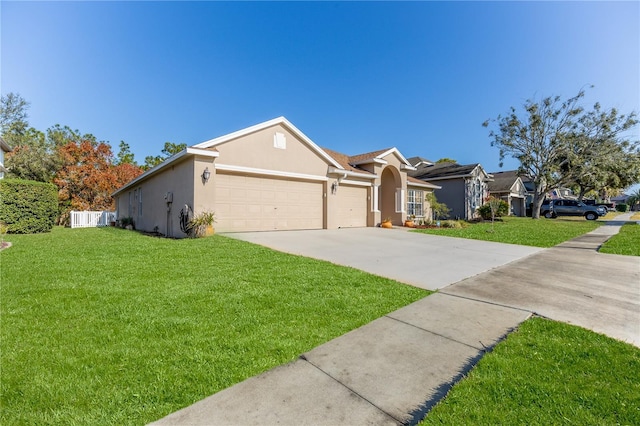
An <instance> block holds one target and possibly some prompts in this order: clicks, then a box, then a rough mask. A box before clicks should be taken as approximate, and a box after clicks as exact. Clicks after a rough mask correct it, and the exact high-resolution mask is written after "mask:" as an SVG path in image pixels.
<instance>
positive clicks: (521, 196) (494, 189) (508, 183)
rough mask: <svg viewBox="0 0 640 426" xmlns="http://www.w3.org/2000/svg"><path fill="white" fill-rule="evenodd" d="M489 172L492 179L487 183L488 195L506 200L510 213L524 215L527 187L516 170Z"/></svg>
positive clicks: (525, 211)
mask: <svg viewBox="0 0 640 426" xmlns="http://www.w3.org/2000/svg"><path fill="white" fill-rule="evenodd" d="M490 174H491V176H492V177H493V181H490V182H489V183H488V188H489V195H491V196H494V197H496V198H500V199H502V200H504V201H506V202H507V204H509V214H510V215H514V216H521V217H522V216H526V213H527V208H526V205H525V201H526V198H527V189H526V188H525V185H524V182H522V179H521V178H520V177H519V176H518V174H517V171H515V170H511V171H506V172H496V173H490Z"/></svg>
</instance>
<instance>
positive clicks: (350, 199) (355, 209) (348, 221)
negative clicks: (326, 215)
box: [338, 185, 367, 228]
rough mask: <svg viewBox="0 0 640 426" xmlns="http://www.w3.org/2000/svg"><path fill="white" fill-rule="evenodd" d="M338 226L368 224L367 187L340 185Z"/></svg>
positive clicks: (348, 226)
mask: <svg viewBox="0 0 640 426" xmlns="http://www.w3.org/2000/svg"><path fill="white" fill-rule="evenodd" d="M338 203H339V204H338V227H340V228H350V227H361V226H362V227H364V226H367V188H366V187H361V186H345V185H343V186H340V188H339V189H338Z"/></svg>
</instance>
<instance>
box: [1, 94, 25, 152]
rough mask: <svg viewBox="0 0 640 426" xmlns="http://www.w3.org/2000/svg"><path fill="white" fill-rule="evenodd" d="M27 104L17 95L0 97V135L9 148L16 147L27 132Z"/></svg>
mask: <svg viewBox="0 0 640 426" xmlns="http://www.w3.org/2000/svg"><path fill="white" fill-rule="evenodd" d="M27 109H29V103H28V102H27V101H25V100H24V99H23V98H22V96H20V95H19V94H17V93H8V94H6V95H4V96H2V97H0V135H2V138H3V139H4V140H5V142H7V143H8V144H9V145H10V146H15V145H18V143H19V139H20V137H21V136H22V135H24V133H25V132H26V131H27V128H28V127H29V122H28V121H27V117H28V114H27Z"/></svg>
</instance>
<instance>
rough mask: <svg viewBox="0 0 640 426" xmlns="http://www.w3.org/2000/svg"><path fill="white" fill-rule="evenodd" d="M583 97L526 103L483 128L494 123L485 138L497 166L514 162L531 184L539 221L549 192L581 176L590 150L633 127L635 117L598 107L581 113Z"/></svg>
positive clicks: (535, 217) (616, 137)
mask: <svg viewBox="0 0 640 426" xmlns="http://www.w3.org/2000/svg"><path fill="white" fill-rule="evenodd" d="M583 97H584V91H582V90H581V91H580V92H578V94H577V95H576V96H574V97H571V98H569V99H567V100H562V99H561V98H560V97H559V96H555V97H547V98H544V99H542V100H541V101H533V100H527V101H526V102H525V103H524V105H523V107H524V111H523V112H520V111H518V110H516V108H514V107H511V108H510V111H509V113H508V114H507V115H506V116H501V115H499V116H498V117H497V118H496V119H495V120H487V121H485V122H484V123H483V125H484V126H485V127H487V126H489V125H490V123H494V124H497V129H492V130H490V133H489V136H490V137H491V138H492V141H491V145H492V146H495V147H497V148H498V149H499V151H500V161H501V164H500V165H501V166H502V161H503V160H504V158H505V157H506V156H510V157H513V158H515V159H517V160H518V161H519V162H520V167H519V171H520V173H522V174H525V175H527V176H529V177H530V178H531V179H532V181H533V182H534V194H533V214H532V216H533V218H534V219H537V218H539V217H540V207H541V205H542V202H543V201H544V197H545V195H546V194H547V192H549V191H551V190H553V189H556V188H559V187H562V186H569V185H571V184H572V183H574V182H575V181H576V179H577V178H578V177H579V175H580V174H581V173H584V170H580V168H578V167H576V166H575V165H577V164H584V163H588V162H589V159H590V158H592V152H594V150H597V149H599V148H601V147H603V146H604V145H606V144H608V143H618V142H619V140H618V137H619V135H620V134H621V133H622V132H624V131H625V130H628V129H629V128H630V127H632V126H634V125H635V124H636V123H637V121H636V120H635V113H631V114H629V115H626V116H625V115H620V114H618V112H617V111H616V110H614V109H612V110H608V111H602V109H601V107H600V105H599V104H596V105H595V106H594V109H593V110H592V111H589V112H585V110H584V108H583V107H582V106H580V105H579V101H580V99H582V98H583Z"/></svg>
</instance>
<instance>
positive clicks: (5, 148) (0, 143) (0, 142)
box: [0, 137, 13, 179]
mask: <svg viewBox="0 0 640 426" xmlns="http://www.w3.org/2000/svg"><path fill="white" fill-rule="evenodd" d="M11 151H13V150H12V149H11V147H10V146H9V145H8V144H7V143H6V142H5V141H4V139H2V138H1V137H0V179H2V178H3V177H4V173H5V172H7V171H8V170H7V169H6V168H5V167H4V153H5V152H11Z"/></svg>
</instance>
